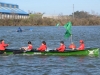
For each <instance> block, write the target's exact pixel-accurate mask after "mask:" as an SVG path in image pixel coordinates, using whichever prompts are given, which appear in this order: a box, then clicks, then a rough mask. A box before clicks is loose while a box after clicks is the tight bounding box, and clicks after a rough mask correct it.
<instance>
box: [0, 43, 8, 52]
mask: <svg viewBox="0 0 100 75" xmlns="http://www.w3.org/2000/svg"><path fill="white" fill-rule="evenodd" d="M7 46H8V44H5V43H4V42H2V43H0V50H2V51H4V50H5V49H6V47H7Z"/></svg>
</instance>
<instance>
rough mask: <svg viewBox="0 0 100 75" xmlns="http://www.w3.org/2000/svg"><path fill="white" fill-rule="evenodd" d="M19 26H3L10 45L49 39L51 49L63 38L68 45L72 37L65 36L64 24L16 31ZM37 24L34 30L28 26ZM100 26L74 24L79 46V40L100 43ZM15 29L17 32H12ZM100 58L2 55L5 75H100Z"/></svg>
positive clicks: (0, 65)
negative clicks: (66, 37)
mask: <svg viewBox="0 0 100 75" xmlns="http://www.w3.org/2000/svg"><path fill="white" fill-rule="evenodd" d="M17 28H18V27H0V32H1V34H0V38H1V39H5V41H6V42H7V43H9V44H10V45H9V47H8V48H20V47H22V46H27V42H28V41H32V44H33V46H34V48H37V47H39V46H40V44H41V41H43V40H45V41H46V42H47V46H48V48H49V49H54V48H56V47H58V46H59V42H60V41H61V40H64V41H65V44H66V46H67V48H68V46H69V44H70V38H69V39H65V38H64V33H65V31H66V30H65V29H64V27H59V29H58V27H54V26H51V27H50V26H46V27H36V26H33V27H31V26H24V27H21V28H22V29H26V30H25V31H24V32H22V33H18V32H15V30H16V29H17ZM29 28H33V30H32V31H28V30H27V29H29ZM99 29H100V26H89V27H87V26H84V27H83V26H76V27H75V26H73V27H72V32H73V41H74V43H75V44H76V46H77V47H78V46H79V42H78V41H79V40H80V39H83V40H84V41H85V45H86V47H98V48H99V47H100V46H99V45H100V36H99V35H100V30H99ZM12 31H13V32H12ZM99 62H100V58H99V57H91V56H27V55H10V56H0V74H1V75H100V73H99V68H100V63H99Z"/></svg>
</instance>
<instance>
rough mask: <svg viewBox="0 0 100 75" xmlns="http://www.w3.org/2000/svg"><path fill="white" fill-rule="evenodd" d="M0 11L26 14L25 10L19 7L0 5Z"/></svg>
mask: <svg viewBox="0 0 100 75" xmlns="http://www.w3.org/2000/svg"><path fill="white" fill-rule="evenodd" d="M0 13H5V14H12V13H15V14H18V15H28V13H27V12H25V11H23V10H21V9H19V8H9V7H0Z"/></svg>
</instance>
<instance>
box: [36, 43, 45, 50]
mask: <svg viewBox="0 0 100 75" xmlns="http://www.w3.org/2000/svg"><path fill="white" fill-rule="evenodd" d="M46 49H47V46H46V45H44V44H42V45H41V46H40V47H39V48H38V50H39V51H45V50H46Z"/></svg>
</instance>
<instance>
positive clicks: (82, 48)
mask: <svg viewBox="0 0 100 75" xmlns="http://www.w3.org/2000/svg"><path fill="white" fill-rule="evenodd" d="M79 42H80V46H79V47H78V48H77V50H84V49H85V44H84V41H83V40H80V41H79Z"/></svg>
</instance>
